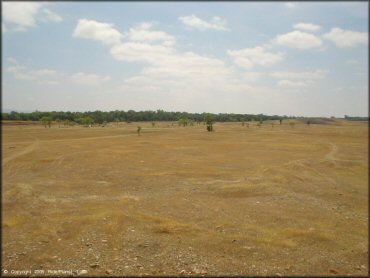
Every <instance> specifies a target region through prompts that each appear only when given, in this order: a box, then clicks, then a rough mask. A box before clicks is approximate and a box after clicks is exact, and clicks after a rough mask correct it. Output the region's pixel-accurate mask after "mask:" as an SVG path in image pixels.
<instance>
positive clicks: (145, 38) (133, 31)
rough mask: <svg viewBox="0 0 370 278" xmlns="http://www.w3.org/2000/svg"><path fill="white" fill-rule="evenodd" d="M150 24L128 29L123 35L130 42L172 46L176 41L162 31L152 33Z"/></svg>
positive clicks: (145, 23)
mask: <svg viewBox="0 0 370 278" xmlns="http://www.w3.org/2000/svg"><path fill="white" fill-rule="evenodd" d="M152 27H153V24H151V23H147V22H144V23H141V24H140V25H139V26H137V27H135V28H130V29H129V31H128V32H127V33H125V34H124V35H125V36H126V37H127V38H128V39H129V40H131V41H137V42H158V41H160V42H162V43H163V44H164V45H172V44H174V43H175V41H176V39H175V38H174V37H173V36H171V35H169V34H167V33H166V32H163V31H153V30H151V28H152Z"/></svg>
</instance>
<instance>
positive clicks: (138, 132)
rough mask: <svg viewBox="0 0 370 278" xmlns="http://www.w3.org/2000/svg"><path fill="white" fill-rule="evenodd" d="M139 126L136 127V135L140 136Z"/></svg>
mask: <svg viewBox="0 0 370 278" xmlns="http://www.w3.org/2000/svg"><path fill="white" fill-rule="evenodd" d="M140 131H141V126H138V127H137V135H138V136H140Z"/></svg>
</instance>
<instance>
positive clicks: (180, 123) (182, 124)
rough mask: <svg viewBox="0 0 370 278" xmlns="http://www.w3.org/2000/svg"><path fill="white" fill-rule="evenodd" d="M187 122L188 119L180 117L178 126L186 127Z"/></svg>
mask: <svg viewBox="0 0 370 278" xmlns="http://www.w3.org/2000/svg"><path fill="white" fill-rule="evenodd" d="M188 123H189V120H188V119H187V118H180V120H179V125H180V126H183V127H186V126H187V125H188Z"/></svg>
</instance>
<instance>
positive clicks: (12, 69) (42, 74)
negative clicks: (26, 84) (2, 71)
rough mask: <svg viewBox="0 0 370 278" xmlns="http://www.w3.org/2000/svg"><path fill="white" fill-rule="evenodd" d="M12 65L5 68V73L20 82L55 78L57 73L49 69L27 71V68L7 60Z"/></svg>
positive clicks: (14, 61) (12, 60)
mask: <svg viewBox="0 0 370 278" xmlns="http://www.w3.org/2000/svg"><path fill="white" fill-rule="evenodd" d="M8 60H9V61H10V62H11V63H12V65H11V66H9V67H8V68H7V72H9V73H11V74H12V75H13V77H14V78H16V79H20V80H39V79H43V78H48V77H55V76H56V75H57V72H56V71H55V70H50V69H39V70H29V69H27V67H25V66H22V65H20V64H18V62H17V61H16V60H14V59H12V58H10V59H8Z"/></svg>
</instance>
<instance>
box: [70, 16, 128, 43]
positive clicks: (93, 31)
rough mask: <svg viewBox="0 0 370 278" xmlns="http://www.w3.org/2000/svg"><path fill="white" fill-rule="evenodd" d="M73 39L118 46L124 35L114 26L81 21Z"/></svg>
mask: <svg viewBox="0 0 370 278" xmlns="http://www.w3.org/2000/svg"><path fill="white" fill-rule="evenodd" d="M73 37H76V38H83V39H91V40H97V41H101V42H103V43H104V44H116V43H119V42H120V41H121V38H122V34H121V33H120V32H118V31H117V30H116V29H115V28H114V25H113V24H110V23H104V22H98V21H95V20H88V19H84V18H83V19H79V20H78V23H77V26H76V28H75V30H74V31H73Z"/></svg>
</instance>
